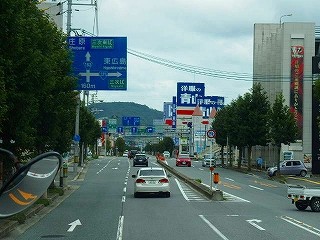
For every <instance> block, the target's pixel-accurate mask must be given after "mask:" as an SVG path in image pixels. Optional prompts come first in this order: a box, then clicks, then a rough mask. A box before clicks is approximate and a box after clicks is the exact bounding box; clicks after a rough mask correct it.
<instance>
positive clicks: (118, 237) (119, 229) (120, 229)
mask: <svg viewBox="0 0 320 240" xmlns="http://www.w3.org/2000/svg"><path fill="white" fill-rule="evenodd" d="M123 221H124V216H120V217H119V223H118V231H117V239H116V240H122V231H123Z"/></svg>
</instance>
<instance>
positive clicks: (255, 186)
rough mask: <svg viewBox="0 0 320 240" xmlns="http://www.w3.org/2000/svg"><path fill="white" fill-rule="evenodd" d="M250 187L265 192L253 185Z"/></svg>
mask: <svg viewBox="0 0 320 240" xmlns="http://www.w3.org/2000/svg"><path fill="white" fill-rule="evenodd" d="M249 187H251V188H254V189H258V190H260V191H263V190H264V189H262V188H259V187H256V186H252V185H249Z"/></svg>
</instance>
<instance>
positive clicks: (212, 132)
mask: <svg viewBox="0 0 320 240" xmlns="http://www.w3.org/2000/svg"><path fill="white" fill-rule="evenodd" d="M207 137H208V138H215V137H216V131H215V130H212V129H210V130H208V131H207Z"/></svg>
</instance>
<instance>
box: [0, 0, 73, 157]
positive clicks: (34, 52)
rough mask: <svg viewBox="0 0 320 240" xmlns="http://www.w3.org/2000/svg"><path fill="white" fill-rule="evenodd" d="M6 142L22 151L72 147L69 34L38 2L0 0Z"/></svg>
mask: <svg viewBox="0 0 320 240" xmlns="http://www.w3.org/2000/svg"><path fill="white" fill-rule="evenodd" d="M0 9H1V14H0V21H1V27H2V34H0V56H1V58H0V82H1V84H0V86H1V87H0V91H5V92H6V94H3V95H2V94H0V103H1V104H0V105H1V107H0V116H1V121H2V122H1V124H0V125H2V126H4V127H2V128H1V130H0V138H1V139H2V140H3V143H2V146H3V147H5V148H7V149H9V150H11V151H13V152H15V153H16V154H18V155H19V154H21V153H22V152H26V151H29V152H33V153H34V154H38V153H40V152H43V151H47V150H55V151H58V152H65V151H67V150H69V148H70V143H71V140H72V136H73V131H74V121H75V106H76V98H75V95H76V92H74V89H75V87H76V79H75V78H73V77H72V76H71V74H70V73H71V61H70V55H69V51H68V50H67V47H66V41H65V40H66V38H65V36H64V34H63V33H62V32H61V31H60V30H59V29H57V27H56V26H55V25H54V24H53V23H52V22H51V20H49V17H47V16H46V15H44V13H43V12H42V11H41V10H39V9H38V8H37V6H36V3H35V2H34V1H25V0H15V1H11V0H2V1H0Z"/></svg>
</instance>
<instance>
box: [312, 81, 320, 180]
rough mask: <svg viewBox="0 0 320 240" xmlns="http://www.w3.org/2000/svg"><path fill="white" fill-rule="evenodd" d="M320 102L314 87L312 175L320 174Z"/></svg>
mask: <svg viewBox="0 0 320 240" xmlns="http://www.w3.org/2000/svg"><path fill="white" fill-rule="evenodd" d="M319 118H320V102H319V100H318V99H317V96H316V94H315V87H314V85H313V86H312V173H313V174H320V129H319V121H318V119H319Z"/></svg>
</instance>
